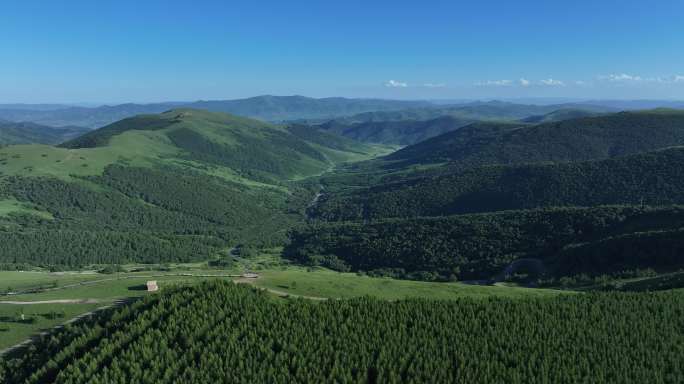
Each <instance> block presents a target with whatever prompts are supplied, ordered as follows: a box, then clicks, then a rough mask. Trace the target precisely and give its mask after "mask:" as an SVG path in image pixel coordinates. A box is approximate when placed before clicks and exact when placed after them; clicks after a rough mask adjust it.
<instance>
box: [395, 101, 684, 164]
mask: <svg viewBox="0 0 684 384" xmlns="http://www.w3.org/2000/svg"><path fill="white" fill-rule="evenodd" d="M677 145H684V113H683V112H681V111H670V110H655V111H644V112H621V113H616V114H611V115H606V116H599V117H587V118H579V119H571V120H565V121H561V122H554V123H546V124H538V125H533V126H527V125H515V124H496V123H476V124H472V125H470V126H467V127H464V128H461V129H458V130H456V131H453V132H449V133H445V134H443V135H440V136H437V137H434V138H431V139H428V140H425V141H423V142H420V143H418V144H416V145H412V146H409V147H407V148H404V149H401V150H399V151H397V152H395V153H393V154H391V155H389V156H387V158H386V160H387V161H386V162H385V163H386V166H391V167H394V168H396V167H404V166H407V165H412V164H430V163H443V162H452V163H453V165H454V166H458V167H460V168H461V169H465V168H471V167H476V166H480V165H492V164H519V163H534V162H544V161H586V160H599V159H606V158H611V157H618V156H627V155H630V154H636V153H641V152H647V151H652V150H656V149H660V148H665V147H670V146H677Z"/></svg>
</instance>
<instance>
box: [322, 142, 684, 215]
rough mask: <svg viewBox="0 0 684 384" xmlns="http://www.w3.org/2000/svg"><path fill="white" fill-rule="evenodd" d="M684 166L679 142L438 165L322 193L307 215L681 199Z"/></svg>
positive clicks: (452, 211) (654, 202)
mask: <svg viewBox="0 0 684 384" xmlns="http://www.w3.org/2000/svg"><path fill="white" fill-rule="evenodd" d="M682 164H684V148H673V149H668V150H661V151H656V152H650V153H645V154H639V155H633V156H627V157H620V158H615V159H608V160H601V161H589V162H575V163H556V164H529V165H514V166H485V167H478V168H473V169H468V170H465V171H453V170H452V169H451V168H450V167H449V166H443V167H441V168H433V169H430V170H428V171H425V172H422V173H419V172H414V174H412V175H411V176H410V177H407V178H405V179H400V180H398V181H389V180H388V182H386V183H380V182H378V183H374V185H373V186H372V187H367V188H357V189H352V190H350V191H349V192H346V193H335V194H331V195H327V196H324V197H323V198H321V199H320V203H319V204H318V205H317V206H316V207H315V209H313V210H312V211H311V213H312V215H313V216H315V217H317V218H319V219H323V220H328V221H340V220H377V219H382V218H389V217H420V216H441V215H453V214H460V213H472V212H490V211H501V210H512V209H530V208H540V207H560V206H585V207H590V206H597V205H608V204H632V205H669V204H682V203H684V167H682V166H681V165H682Z"/></svg>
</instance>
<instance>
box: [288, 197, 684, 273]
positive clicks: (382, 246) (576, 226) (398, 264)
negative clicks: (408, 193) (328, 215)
mask: <svg viewBox="0 0 684 384" xmlns="http://www.w3.org/2000/svg"><path fill="white" fill-rule="evenodd" d="M681 228H684V210H682V208H681V206H679V207H661V208H649V207H628V206H612V207H608V206H604V207H591V208H554V209H538V210H520V211H505V212H500V213H483V214H471V215H456V216H445V217H430V218H428V217H426V218H414V219H389V220H381V221H377V222H371V223H361V222H346V223H330V224H312V225H310V226H308V227H305V228H301V229H299V230H297V231H296V232H295V233H294V234H293V236H292V242H291V244H290V245H289V246H288V248H287V249H286V252H285V255H286V256H287V257H290V258H292V259H293V260H297V261H299V262H302V263H306V264H312V265H324V266H327V267H329V268H333V269H337V270H344V271H348V270H352V271H367V272H369V273H374V274H380V275H389V276H394V277H404V278H411V279H418V280H435V279H438V280H451V279H459V280H462V279H463V280H471V279H478V280H480V279H495V278H497V276H500V275H501V274H502V273H503V272H504V271H505V269H506V267H507V266H509V265H510V264H511V263H513V262H514V261H516V260H519V259H527V258H534V259H537V260H539V261H540V262H541V263H542V268H540V269H541V271H538V272H539V273H541V272H543V275H544V277H546V278H559V277H572V276H575V275H580V274H585V275H587V276H598V275H601V274H608V275H616V276H618V275H622V274H625V273H634V274H637V273H638V271H639V270H643V269H654V270H656V271H659V272H667V271H676V270H679V269H680V268H684V253H682V252H681V251H682V249H683V248H682V247H684V237H682V233H681ZM537 277H541V275H538V276H537Z"/></svg>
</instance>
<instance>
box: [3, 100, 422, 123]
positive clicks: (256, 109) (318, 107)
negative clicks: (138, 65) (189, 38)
mask: <svg viewBox="0 0 684 384" xmlns="http://www.w3.org/2000/svg"><path fill="white" fill-rule="evenodd" d="M431 105H432V104H431V103H429V102H427V101H399V100H379V99H345V98H341V97H335V98H324V99H314V98H309V97H303V96H258V97H252V98H248V99H238V100H216V101H195V102H187V103H183V102H174V103H156V104H120V105H114V106H108V105H105V106H100V107H94V108H88V107H64V108H48V107H46V106H45V105H40V106H37V107H36V108H35V109H31V108H29V106H27V105H0V119H5V120H10V121H30V122H35V123H39V124H44V125H49V126H63V125H76V126H82V127H87V128H99V127H103V126H105V125H108V124H111V123H113V122H116V121H119V120H121V119H125V118H127V117H132V116H135V115H140V114H150V113H161V112H164V111H167V110H169V109H173V108H179V107H183V108H193V109H204V110H208V111H212V112H225V113H231V114H234V115H239V116H245V117H251V118H256V119H260V120H267V121H282V120H292V119H331V118H334V117H339V116H348V115H354V114H358V113H362V112H370V111H392V110H401V109H407V108H424V107H430V106H431Z"/></svg>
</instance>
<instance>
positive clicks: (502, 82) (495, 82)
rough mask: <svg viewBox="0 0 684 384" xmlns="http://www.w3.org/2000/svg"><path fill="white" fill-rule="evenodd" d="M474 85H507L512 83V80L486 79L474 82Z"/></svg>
mask: <svg viewBox="0 0 684 384" xmlns="http://www.w3.org/2000/svg"><path fill="white" fill-rule="evenodd" d="M475 85H479V86H486V87H508V86H511V85H513V82H512V81H511V80H487V81H484V82H479V83H476V84H475Z"/></svg>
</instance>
